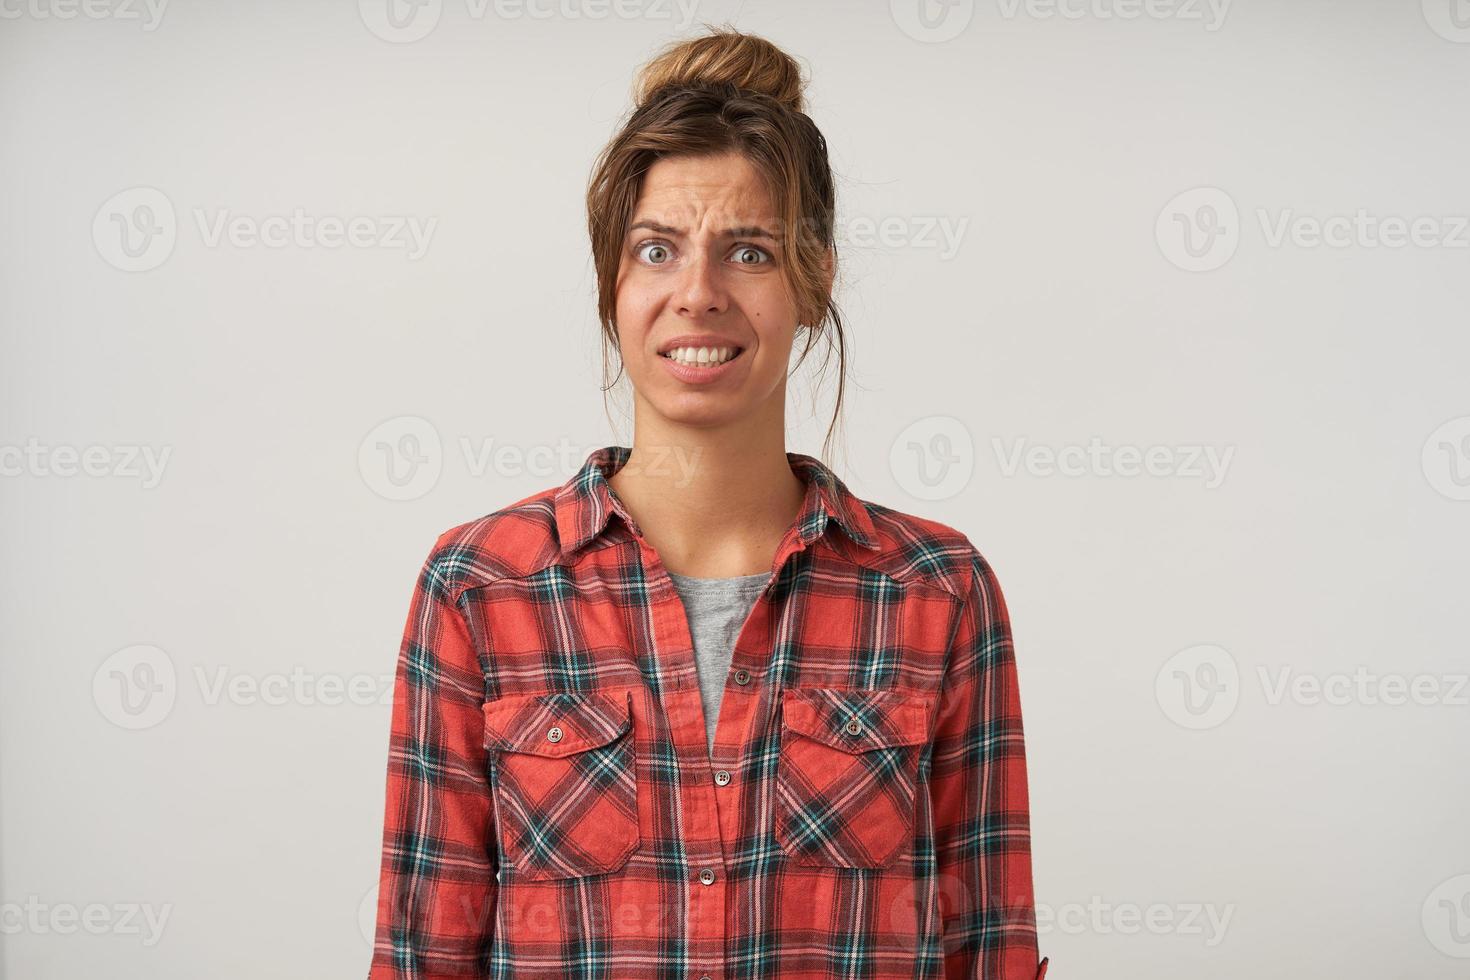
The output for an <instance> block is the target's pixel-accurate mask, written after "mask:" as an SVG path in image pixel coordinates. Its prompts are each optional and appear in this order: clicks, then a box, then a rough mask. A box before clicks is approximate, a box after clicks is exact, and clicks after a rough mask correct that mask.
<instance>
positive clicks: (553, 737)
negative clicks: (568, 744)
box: [546, 727, 561, 742]
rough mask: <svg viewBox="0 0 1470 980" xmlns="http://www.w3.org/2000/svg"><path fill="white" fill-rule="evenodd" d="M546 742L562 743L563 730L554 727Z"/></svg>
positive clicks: (547, 734)
mask: <svg viewBox="0 0 1470 980" xmlns="http://www.w3.org/2000/svg"><path fill="white" fill-rule="evenodd" d="M546 740H547V741H548V742H560V741H561V729H560V728H555V727H553V728H552V729H551V731H549V732H547V733H546Z"/></svg>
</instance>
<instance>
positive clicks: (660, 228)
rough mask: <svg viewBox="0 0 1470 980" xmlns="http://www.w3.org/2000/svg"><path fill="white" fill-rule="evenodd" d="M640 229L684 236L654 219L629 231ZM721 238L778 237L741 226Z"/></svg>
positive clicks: (758, 228) (629, 227)
mask: <svg viewBox="0 0 1470 980" xmlns="http://www.w3.org/2000/svg"><path fill="white" fill-rule="evenodd" d="M638 228H647V229H648V230H649V231H656V232H658V233H659V234H660V235H672V236H674V237H675V238H681V237H683V235H684V232H683V231H681V230H680V229H678V228H672V227H670V226H669V225H666V224H662V223H661V222H658V221H654V220H653V219H652V218H644V219H642V220H639V221H635V222H633V223H632V224H631V225H629V226H628V231H629V232H632V231H634V230H636V229H638ZM720 237H721V238H769V239H770V240H771V241H775V240H776V236H775V235H774V234H772V233H771V232H769V231H767V230H766V229H764V228H762V227H761V226H760V225H741V226H739V227H737V228H727V229H725V230H724V231H722V232H720Z"/></svg>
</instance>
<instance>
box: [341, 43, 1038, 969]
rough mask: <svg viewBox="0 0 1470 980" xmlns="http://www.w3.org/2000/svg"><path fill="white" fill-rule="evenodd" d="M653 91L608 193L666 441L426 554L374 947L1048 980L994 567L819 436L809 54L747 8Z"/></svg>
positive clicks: (608, 319)
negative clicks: (810, 436)
mask: <svg viewBox="0 0 1470 980" xmlns="http://www.w3.org/2000/svg"><path fill="white" fill-rule="evenodd" d="M637 101H638V105H637V107H636V109H635V110H634V111H633V113H632V114H631V116H630V117H629V119H628V120H627V122H626V123H625V125H624V126H623V128H622V130H621V131H620V132H619V133H618V134H617V135H616V136H615V137H614V138H613V140H612V142H611V143H610V144H609V145H608V146H607V148H606V149H605V150H604V151H603V154H602V156H601V157H600V159H599V160H598V161H597V165H596V168H595V172H594V175H593V177H592V180H591V183H590V186H589V190H588V196H587V205H588V221H589V229H590V233H591V238H592V250H593V255H594V259H595V262H596V267H597V278H598V286H599V291H600V319H601V322H602V325H603V339H604V344H605V345H611V346H612V347H614V348H615V349H616V351H617V353H618V355H619V356H620V359H621V363H622V367H623V369H624V370H625V371H626V372H627V374H628V377H629V379H630V381H631V384H632V388H633V393H634V434H633V440H632V442H633V445H632V446H631V447H625V446H616V445H615V446H608V447H605V448H603V449H599V450H597V451H595V452H593V453H591V454H590V455H589V456H588V457H587V460H586V464H585V465H584V466H583V467H582V469H581V470H580V471H579V472H578V473H577V474H576V475H574V476H573V477H572V478H571V479H569V480H568V481H567V482H566V483H564V484H562V485H561V486H559V487H553V488H549V489H547V490H545V491H543V492H541V493H538V494H535V495H533V496H531V497H528V498H526V499H524V500H521V501H519V502H517V503H514V504H511V505H509V506H508V507H505V508H503V509H501V510H498V511H495V512H494V513H491V514H488V515H486V516H484V517H481V518H479V519H478V520H474V521H470V522H468V523H466V524H463V525H460V526H459V527H455V528H453V529H451V530H449V531H446V532H445V533H444V534H443V535H441V536H440V537H439V539H438V541H437V542H436V544H435V547H434V548H433V550H432V552H431V553H430V555H429V557H428V559H427V561H426V562H425V564H424V567H423V570H422V572H421V574H420V577H419V581H418V589H417V591H416V592H415V594H414V597H413V602H412V608H411V610H410V614H409V618H408V623H407V627H406V630H405V634H404V638H403V644H402V648H401V655H400V658H399V663H398V673H397V682H396V686H395V690H394V707H393V727H392V748H391V758H390V763H389V769H388V786H387V789H388V793H387V804H386V817H385V832H384V837H383V860H382V878H381V881H380V889H379V898H378V910H377V916H378V924H377V939H376V944H375V948H374V953H373V959H372V968H371V972H370V977H372V978H381V980H387V978H410V977H412V978H419V980H422V978H428V977H441V976H443V977H448V976H454V977H462V976H490V977H516V978H525V977H607V978H615V980H627V978H638V977H650V978H652V977H660V978H663V977H688V978H690V980H724V978H733V977H780V978H808V977H809V978H836V977H849V976H851V977H865V978H875V980H882V978H889V977H892V978H897V977H904V978H914V977H935V978H938V977H947V978H955V977H968V978H987V980H992V978H993V980H1022V978H1024V980H1033V978H1041V977H1044V975H1045V972H1046V961H1045V960H1042V961H1041V962H1040V963H1038V962H1037V945H1036V927H1035V915H1034V902H1033V898H1032V886H1031V860H1030V851H1029V816H1028V807H1027V784H1026V771H1025V758H1024V752H1023V743H1022V731H1021V717H1020V701H1019V695H1018V692H1017V687H1016V673H1015V664H1014V661H1013V659H1012V646H1011V635H1010V627H1009V623H1008V619H1007V614H1006V607H1005V603H1004V600H1003V598H1002V596H1001V592H1000V589H999V587H998V586H997V584H996V580H995V577H994V575H993V573H992V571H991V569H990V567H989V566H988V565H987V564H986V563H985V561H984V559H983V558H982V557H981V556H980V554H979V553H978V552H977V551H976V550H975V548H974V547H973V545H972V544H971V543H970V541H969V539H968V538H966V537H965V536H964V535H963V534H961V533H960V532H958V531H956V530H954V529H953V528H950V527H947V526H945V525H943V524H940V523H937V522H935V521H929V520H925V519H923V518H919V517H914V516H911V515H908V514H903V513H900V512H898V511H896V510H892V509H889V508H887V507H884V506H882V505H879V504H875V503H869V502H866V501H863V500H860V499H858V498H857V497H855V496H854V495H853V494H852V493H851V492H850V491H849V490H848V489H847V487H846V486H845V485H844V484H843V483H842V481H841V480H840V479H838V478H837V477H836V476H835V475H834V474H833V472H832V471H831V470H830V469H828V468H827V467H826V466H825V465H824V464H823V463H821V462H819V461H818V460H817V459H815V458H813V457H811V456H807V455H804V454H800V453H794V452H787V451H786V449H785V423H784V407H785V396H786V377H787V371H788V365H789V358H790V355H791V352H792V348H793V345H794V343H795V341H796V339H797V337H798V336H799V337H800V338H801V339H802V342H803V355H804V354H805V353H806V351H808V350H810V349H811V347H812V346H813V345H814V343H815V341H816V340H817V339H819V338H823V337H825V338H826V339H827V340H828V341H829V342H831V343H832V344H833V345H834V346H836V347H837V349H838V352H839V359H840V358H841V351H842V346H843V344H842V326H841V320H840V317H839V315H838V312H837V309H836V307H835V306H834V305H833V303H832V299H831V289H832V281H833V272H834V268H835V250H834V242H833V181H832V175H831V172H830V170H829V167H828V163H827V155H826V146H825V143H824V141H823V138H822V136H821V134H820V133H819V132H818V131H817V129H816V127H815V125H813V123H812V121H811V120H810V119H809V118H808V117H807V116H806V115H805V113H804V112H803V99H802V79H801V74H800V70H799V68H798V66H797V65H796V63H795V62H794V61H793V60H792V59H791V58H790V57H789V56H788V55H786V54H784V53H783V52H781V51H780V50H779V49H777V48H776V47H774V46H773V45H771V44H770V43H769V42H767V41H765V40H763V39H760V38H757V37H753V36H750V35H743V34H739V33H736V32H734V31H728V30H713V31H711V32H710V33H709V34H708V36H705V37H700V38H698V39H695V40H690V41H686V42H683V43H680V44H676V45H674V46H672V47H671V48H669V49H667V50H666V51H665V52H664V53H662V54H661V55H660V56H659V57H658V58H657V59H655V60H654V61H653V62H651V63H650V64H649V65H648V66H647V67H645V68H644V70H643V73H642V75H641V77H640V80H639V89H638V97H637ZM837 403H838V410H839V411H840V408H841V394H840V391H839V395H838V399H837ZM828 434H829V438H830V434H831V430H830V429H829V433H828Z"/></svg>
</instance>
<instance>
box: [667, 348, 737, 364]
mask: <svg viewBox="0 0 1470 980" xmlns="http://www.w3.org/2000/svg"><path fill="white" fill-rule="evenodd" d="M744 352H745V348H744V347H740V346H738V345H735V344H727V345H724V346H720V347H693V346H678V347H671V348H669V349H668V350H664V351H659V356H660V357H662V358H664V359H665V360H668V361H673V362H674V363H675V364H678V365H680V366H682V367H686V368H717V367H719V366H721V365H722V364H729V363H730V362H731V361H733V360H735V358H737V357H739V356H740V355H741V354H742V353H744Z"/></svg>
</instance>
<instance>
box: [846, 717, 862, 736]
mask: <svg viewBox="0 0 1470 980" xmlns="http://www.w3.org/2000/svg"><path fill="white" fill-rule="evenodd" d="M862 733H863V723H862V722H860V721H858V720H857V719H856V718H853V719H851V720H850V721H848V723H847V734H849V735H861V734H862Z"/></svg>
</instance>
